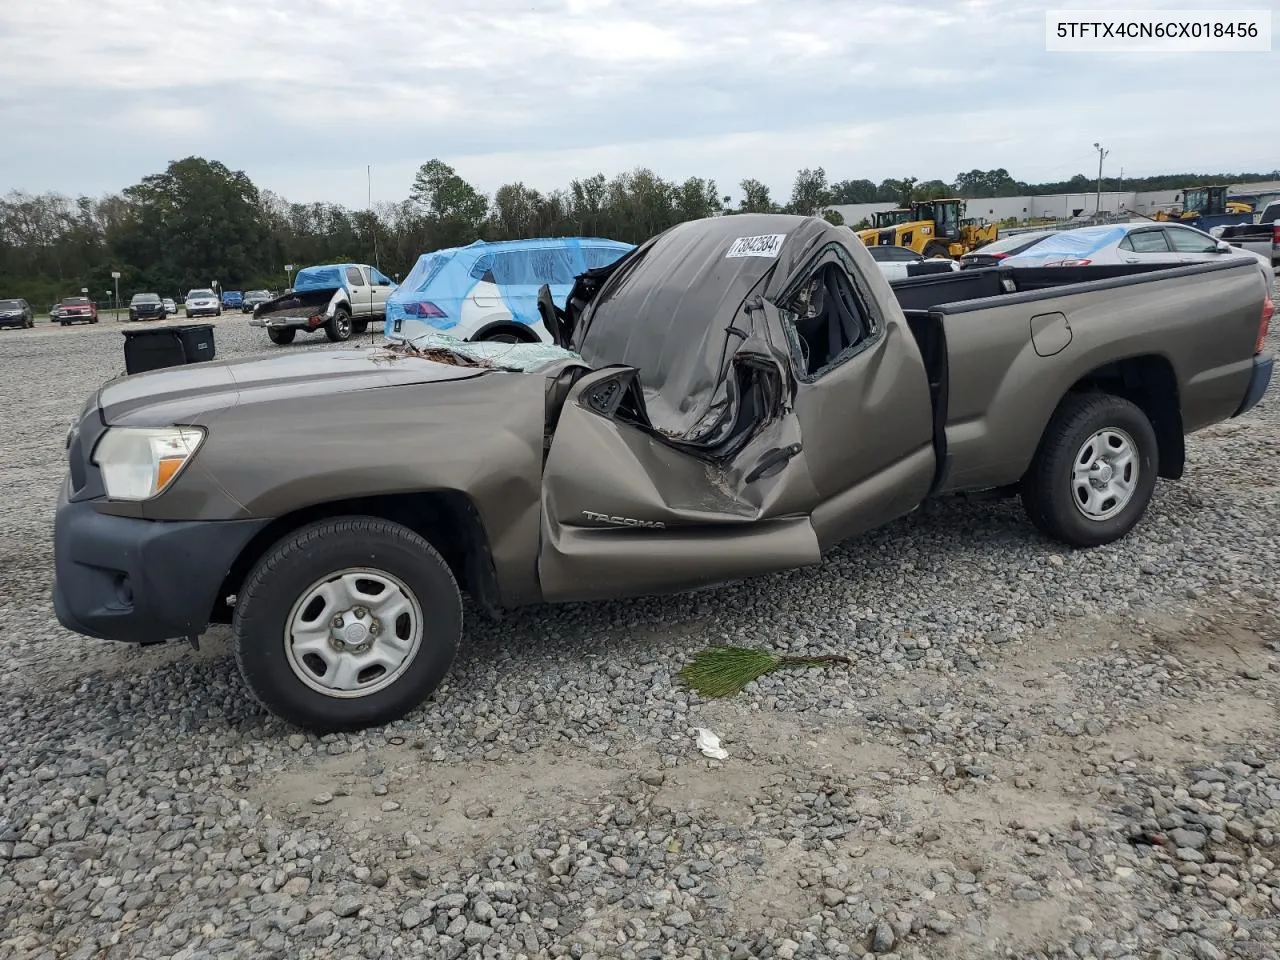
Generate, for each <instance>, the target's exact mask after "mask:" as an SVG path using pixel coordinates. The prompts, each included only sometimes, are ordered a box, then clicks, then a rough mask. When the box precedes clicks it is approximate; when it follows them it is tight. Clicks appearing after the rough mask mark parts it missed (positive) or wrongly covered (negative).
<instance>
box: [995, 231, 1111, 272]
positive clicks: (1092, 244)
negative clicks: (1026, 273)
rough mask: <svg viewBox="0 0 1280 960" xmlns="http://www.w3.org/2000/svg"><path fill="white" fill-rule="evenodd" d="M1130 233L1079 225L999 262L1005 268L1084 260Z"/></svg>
mask: <svg viewBox="0 0 1280 960" xmlns="http://www.w3.org/2000/svg"><path fill="white" fill-rule="evenodd" d="M1126 232H1128V231H1127V228H1126V227H1124V226H1114V225H1112V226H1099V227H1077V228H1075V229H1074V230H1063V231H1062V232H1061V233H1056V234H1054V235H1053V236H1051V237H1046V238H1045V239H1044V240H1041V241H1040V242H1039V243H1037V244H1036V245H1035V246H1034V247H1031V248H1030V249H1029V250H1024V251H1023V252H1022V253H1019V254H1015V255H1014V256H1012V257H1006V258H1005V259H1004V260H1002V261H1000V265H1001V266H1004V267H1017V266H1024V267H1031V266H1035V265H1037V264H1040V263H1044V262H1046V261H1048V262H1052V261H1055V260H1068V259H1085V258H1087V257H1088V256H1089V254H1091V253H1096V252H1097V251H1098V250H1101V249H1102V248H1103V247H1106V246H1110V245H1111V244H1113V243H1116V242H1118V241H1119V240H1120V239H1121V238H1122V237H1124V235H1125V233H1126Z"/></svg>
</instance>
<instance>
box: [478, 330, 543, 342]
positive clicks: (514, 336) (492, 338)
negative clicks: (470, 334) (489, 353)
mask: <svg viewBox="0 0 1280 960" xmlns="http://www.w3.org/2000/svg"><path fill="white" fill-rule="evenodd" d="M475 340H476V341H477V342H479V343H530V342H531V341H529V340H526V339H525V338H524V337H522V336H520V334H518V333H516V332H515V331H514V330H511V329H510V328H503V327H499V328H498V329H497V330H491V331H489V332H488V333H486V334H484V335H483V336H479V337H476V338H475Z"/></svg>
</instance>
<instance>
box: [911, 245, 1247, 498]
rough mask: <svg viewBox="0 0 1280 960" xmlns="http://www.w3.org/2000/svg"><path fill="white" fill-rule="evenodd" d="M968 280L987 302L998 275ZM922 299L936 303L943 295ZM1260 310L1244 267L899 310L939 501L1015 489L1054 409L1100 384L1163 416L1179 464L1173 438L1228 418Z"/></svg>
mask: <svg viewBox="0 0 1280 960" xmlns="http://www.w3.org/2000/svg"><path fill="white" fill-rule="evenodd" d="M1047 269H1052V270H1054V271H1058V272H1059V276H1060V280H1062V281H1067V282H1068V283H1070V281H1072V280H1078V277H1073V276H1071V275H1070V274H1067V273H1063V272H1062V271H1063V270H1069V269H1070V268H1047ZM1043 272H1044V271H1035V273H1032V272H1026V276H1024V277H1018V276H1017V274H1018V273H1021V271H1006V275H1007V274H1009V273H1012V274H1014V277H1013V282H1014V283H1015V284H1017V283H1020V282H1025V284H1026V285H1027V286H1032V287H1034V286H1036V285H1037V283H1039V282H1045V283H1047V282H1050V281H1047V280H1043V279H1042V278H1039V277H1038V276H1037V275H1038V274H1041V273H1043ZM967 273H969V274H970V275H972V274H984V273H985V274H990V275H991V276H990V277H989V278H988V279H987V280H986V281H983V282H984V283H985V284H986V286H987V288H988V289H994V288H995V285H998V284H999V283H1000V281H1001V279H1002V278H1001V277H1000V276H999V271H970V272H967ZM957 277H958V278H960V277H965V274H959V275H957ZM932 279H933V278H922V281H927V280H932ZM940 279H942V280H943V281H944V284H945V281H946V280H947V279H948V278H940ZM972 280H973V277H972V276H970V277H968V278H966V282H972ZM934 287H935V289H934V290H933V291H932V293H933V295H934V296H935V297H936V296H938V295H940V294H944V292H945V286H938V285H934ZM895 292H896V291H895ZM899 296H900V299H908V298H907V297H903V296H902V295H901V294H900V295H899ZM1264 296H1265V291H1264V286H1263V283H1262V281H1261V277H1260V273H1259V270H1258V268H1257V266H1256V264H1253V263H1246V262H1243V261H1239V260H1237V261H1233V262H1222V263H1207V264H1195V265H1190V266H1186V267H1175V268H1172V269H1161V270H1155V271H1144V272H1137V273H1130V274H1129V275H1127V276H1125V275H1119V276H1112V277H1110V278H1107V279H1102V280H1093V281H1089V282H1084V283H1080V282H1075V283H1072V284H1071V285H1070V286H1068V287H1066V288H1063V289H1055V288H1053V287H1045V288H1043V289H1031V290H1023V291H1020V292H1015V293H1002V294H998V295H995V296H987V297H979V298H976V299H966V300H961V301H959V302H950V303H946V302H944V303H939V304H937V305H935V306H932V307H930V308H929V309H927V310H922V309H920V307H919V306H916V307H915V308H908V309H907V310H906V313H907V316H908V320H909V321H910V322H911V325H912V328H913V330H915V331H916V336H917V339H918V340H920V342H921V346H922V349H923V350H924V352H925V354H926V359H929V358H930V357H932V366H931V369H932V370H933V371H934V373H933V374H932V375H931V380H933V381H934V382H935V385H934V390H935V396H936V397H937V398H938V399H939V400H940V402H941V404H943V407H942V409H940V410H939V414H938V420H939V424H938V430H939V432H940V433H941V434H942V435H941V436H940V437H938V439H939V441H940V445H941V446H942V447H943V449H942V450H941V453H942V456H943V458H944V465H943V468H942V476H940V478H939V484H938V492H950V491H959V490H976V489H984V488H989V487H998V486H1004V485H1007V484H1011V483H1015V482H1017V481H1018V480H1019V479H1020V478H1021V477H1022V475H1023V474H1024V473H1025V472H1026V470H1027V468H1028V466H1029V465H1030V463H1031V460H1032V457H1033V456H1034V454H1035V451H1036V447H1037V445H1038V444H1039V441H1040V437H1041V435H1042V434H1043V432H1044V429H1045V426H1046V425H1047V423H1048V421H1049V418H1050V417H1051V416H1052V414H1053V411H1054V410H1055V409H1056V407H1057V406H1058V404H1059V403H1060V402H1061V400H1062V398H1063V397H1064V396H1066V394H1067V393H1068V392H1069V391H1070V390H1072V389H1073V388H1077V387H1079V386H1081V385H1084V384H1088V383H1089V382H1090V381H1091V380H1096V379H1102V378H1106V379H1111V380H1115V381H1116V382H1118V383H1119V384H1120V385H1121V387H1120V388H1121V389H1125V390H1128V391H1130V392H1138V393H1141V392H1142V391H1146V392H1147V393H1149V394H1150V398H1149V399H1150V400H1151V402H1152V403H1154V404H1160V403H1164V404H1166V405H1167V407H1168V415H1167V416H1166V417H1165V419H1166V420H1170V419H1177V420H1180V422H1179V423H1171V422H1165V423H1157V424H1156V425H1157V433H1158V435H1161V436H1162V437H1166V438H1167V442H1168V443H1169V444H1170V445H1171V446H1172V445H1173V444H1174V443H1175V438H1176V444H1177V445H1178V446H1177V450H1178V451H1179V454H1178V455H1179V459H1180V450H1181V446H1180V444H1181V436H1182V434H1183V433H1190V432H1192V431H1194V430H1198V429H1200V428H1202V427H1204V426H1207V425H1209V424H1211V423H1215V422H1218V421H1221V420H1224V419H1227V418H1228V417H1230V416H1232V415H1233V413H1234V412H1235V411H1236V409H1238V407H1239V404H1240V402H1241V400H1242V398H1243V396H1244V394H1245V391H1246V389H1247V385H1248V383H1249V379H1250V375H1251V372H1252V366H1253V353H1254V344H1255V341H1256V338H1257V335H1258V325H1259V321H1260V318H1261V313H1262V303H1263V299H1264ZM919 300H920V297H919V296H917V297H916V301H917V303H918V302H919ZM1033 331H1034V333H1033ZM940 343H943V344H945V350H941V352H940V347H939V344H940ZM944 364H945V366H944ZM940 370H941V371H944V372H943V373H942V374H940V373H939V371H940ZM1157 419H1159V418H1157ZM1164 442H1166V441H1162V443H1164Z"/></svg>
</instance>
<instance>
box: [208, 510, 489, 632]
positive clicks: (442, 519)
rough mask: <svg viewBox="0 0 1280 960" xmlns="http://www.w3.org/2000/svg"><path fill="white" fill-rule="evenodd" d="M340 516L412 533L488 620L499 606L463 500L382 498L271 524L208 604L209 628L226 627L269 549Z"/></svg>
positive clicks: (479, 533) (480, 539) (481, 538)
mask: <svg viewBox="0 0 1280 960" xmlns="http://www.w3.org/2000/svg"><path fill="white" fill-rule="evenodd" d="M340 516H367V517H378V518H379V519H382V520H387V521H390V522H392V523H399V524H401V525H403V526H405V527H407V528H409V529H410V530H412V531H414V532H415V533H417V534H418V535H420V536H421V537H423V538H424V539H425V540H427V542H429V543H430V544H431V545H432V546H433V547H435V548H436V550H438V551H439V552H440V555H441V556H442V557H443V558H444V560H445V562H446V563H447V564H448V565H449V569H450V570H451V571H452V572H453V575H454V578H455V579H456V580H457V581H458V584H459V586H460V587H461V588H462V589H463V590H465V591H466V592H467V593H469V594H470V595H471V597H472V599H473V600H475V602H476V603H477V604H478V605H479V606H480V607H481V608H482V609H483V610H484V611H485V612H486V613H488V614H489V615H490V616H493V617H495V618H496V617H497V616H498V614H499V607H500V603H501V595H500V591H499V587H498V580H497V574H496V573H495V571H494V565H493V558H492V556H491V554H490V550H489V540H488V536H487V534H486V532H485V529H484V524H483V522H482V520H481V518H480V514H479V513H478V512H477V511H476V509H475V505H474V504H473V503H472V502H471V500H470V498H469V497H467V496H466V494H463V493H460V492H458V491H455V490H436V491H430V492H423V493H405V494H383V495H378V496H372V497H354V498H350V499H342V500H331V501H326V502H323V503H316V504H311V505H309V506H306V507H302V508H300V509H298V510H295V511H293V512H291V513H288V514H285V515H284V516H282V517H277V518H276V519H274V520H272V521H271V522H270V523H269V524H267V526H265V527H264V528H263V529H262V530H260V531H259V532H258V533H257V534H256V535H255V536H254V537H253V539H252V540H250V541H249V542H248V543H247V544H246V545H245V547H244V549H243V550H241V551H240V554H239V555H238V556H237V557H236V559H235V561H234V562H233V563H232V564H231V568H230V569H229V570H228V572H227V575H226V577H225V578H224V579H223V581H222V585H221V587H220V588H219V590H218V594H217V597H216V598H215V600H214V609H213V611H212V612H211V614H210V618H209V620H210V622H211V623H230V621H231V613H232V608H231V607H230V606H229V605H228V604H226V603H225V599H226V598H227V597H229V596H233V595H235V594H236V593H237V592H238V591H239V590H240V588H241V587H242V585H243V584H244V581H245V579H246V578H247V577H248V576H249V572H250V571H251V570H252V569H253V567H254V565H255V564H256V563H257V562H258V560H260V559H261V558H262V556H263V555H264V554H266V552H267V551H268V550H270V549H271V547H272V545H273V544H275V543H277V542H279V541H280V540H281V539H282V538H284V537H286V536H288V535H289V534H291V533H293V532H294V531H296V530H299V529H301V528H302V527H304V526H306V525H308V524H310V523H315V522H316V521H319V520H328V519H332V518H334V517H340Z"/></svg>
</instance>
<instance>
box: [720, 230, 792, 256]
mask: <svg viewBox="0 0 1280 960" xmlns="http://www.w3.org/2000/svg"><path fill="white" fill-rule="evenodd" d="M786 236H787V235H786V234H785V233H766V234H763V235H761V236H759V237H739V238H738V239H737V240H735V241H733V245H732V246H731V247H729V252H728V253H726V254H725V255H724V258H725V259H726V260H732V259H733V258H735V257H768V258H769V259H770V260H773V259H776V258H777V256H778V251H779V250H781V249H782V241H783V240H784V239H785V238H786Z"/></svg>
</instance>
